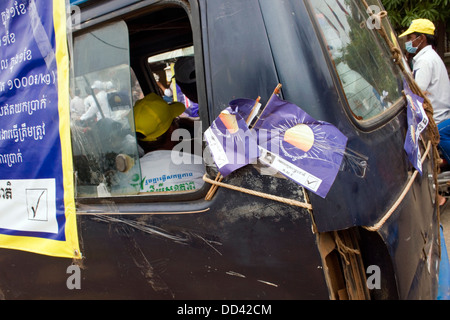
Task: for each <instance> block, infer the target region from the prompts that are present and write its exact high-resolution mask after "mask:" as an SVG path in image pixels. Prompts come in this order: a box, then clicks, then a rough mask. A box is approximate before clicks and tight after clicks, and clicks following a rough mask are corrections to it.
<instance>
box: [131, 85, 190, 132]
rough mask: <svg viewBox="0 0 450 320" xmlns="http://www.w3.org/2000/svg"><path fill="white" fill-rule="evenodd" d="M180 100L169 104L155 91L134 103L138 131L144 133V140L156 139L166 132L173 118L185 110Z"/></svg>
mask: <svg viewBox="0 0 450 320" xmlns="http://www.w3.org/2000/svg"><path fill="white" fill-rule="evenodd" d="M185 109H186V107H185V106H184V104H182V103H180V102H175V103H172V104H168V103H167V102H165V101H164V100H163V99H162V98H161V97H160V96H158V95H157V94H155V93H150V94H148V95H146V96H145V97H144V98H143V99H141V100H139V101H137V102H136V104H135V105H134V123H135V125H136V132H138V133H140V134H142V135H143V136H144V138H141V139H140V140H142V141H155V140H156V139H157V138H158V137H160V136H161V135H163V134H164V132H166V131H167V130H168V129H169V127H170V125H171V124H172V121H173V119H175V118H176V117H178V116H179V115H180V114H182V113H183V112H184V111H185Z"/></svg>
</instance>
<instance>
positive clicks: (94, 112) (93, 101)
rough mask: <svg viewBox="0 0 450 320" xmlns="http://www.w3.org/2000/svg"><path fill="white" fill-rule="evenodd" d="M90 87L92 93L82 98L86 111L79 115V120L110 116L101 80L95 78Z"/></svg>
mask: <svg viewBox="0 0 450 320" xmlns="http://www.w3.org/2000/svg"><path fill="white" fill-rule="evenodd" d="M91 89H92V91H93V95H92V94H91V95H89V96H87V97H86V98H85V99H84V105H85V109H86V112H85V113H83V114H82V115H81V116H80V120H81V121H86V120H89V119H94V120H97V121H98V120H100V119H102V118H104V117H105V118H110V117H111V110H110V107H109V103H108V98H107V94H106V91H105V85H104V84H103V82H101V81H99V80H96V81H95V82H94V83H93V84H92V86H91ZM94 95H95V98H94ZM97 102H98V105H97Z"/></svg>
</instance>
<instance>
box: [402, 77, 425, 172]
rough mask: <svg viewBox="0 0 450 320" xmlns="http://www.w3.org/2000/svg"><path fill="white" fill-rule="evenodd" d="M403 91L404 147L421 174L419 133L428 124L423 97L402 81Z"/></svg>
mask: <svg viewBox="0 0 450 320" xmlns="http://www.w3.org/2000/svg"><path fill="white" fill-rule="evenodd" d="M403 87H404V93H405V96H406V101H407V112H406V113H407V119H408V131H407V132H406V139H405V144H404V149H405V151H406V154H407V155H408V159H409V161H410V162H411V164H412V165H413V167H414V168H415V169H416V170H417V171H419V173H420V174H422V159H421V158H422V156H421V152H420V148H419V140H420V135H421V134H422V132H423V131H424V130H425V128H426V127H427V125H428V122H429V120H428V117H427V115H426V113H425V110H424V109H423V101H424V100H423V98H421V97H419V96H418V95H415V94H414V93H413V92H412V91H411V89H410V88H409V86H408V83H407V82H406V81H405V82H404V85H403Z"/></svg>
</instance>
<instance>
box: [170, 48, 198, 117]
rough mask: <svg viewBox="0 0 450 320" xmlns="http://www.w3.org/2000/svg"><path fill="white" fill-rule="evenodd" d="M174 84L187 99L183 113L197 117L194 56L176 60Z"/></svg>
mask: <svg viewBox="0 0 450 320" xmlns="http://www.w3.org/2000/svg"><path fill="white" fill-rule="evenodd" d="M174 72H175V82H176V85H177V86H178V87H179V88H180V90H181V93H182V94H183V95H184V96H185V97H186V98H187V99H188V101H187V102H186V103H185V105H186V111H185V113H186V114H187V115H188V116H190V117H194V118H195V117H198V97H197V79H196V76H195V61H194V56H184V57H180V58H178V60H177V61H176V62H175V66H174Z"/></svg>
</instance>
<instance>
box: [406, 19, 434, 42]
mask: <svg viewBox="0 0 450 320" xmlns="http://www.w3.org/2000/svg"><path fill="white" fill-rule="evenodd" d="M435 29H436V28H435V27H434V24H433V22H431V21H430V20H428V19H415V20H413V21H412V22H411V24H410V26H409V28H408V30H406V31H405V32H403V33H402V34H401V35H399V38H401V37H404V36H407V35H408V34H411V33H414V32H417V33H425V34H431V35H434V30H435Z"/></svg>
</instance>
